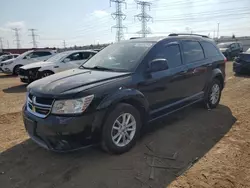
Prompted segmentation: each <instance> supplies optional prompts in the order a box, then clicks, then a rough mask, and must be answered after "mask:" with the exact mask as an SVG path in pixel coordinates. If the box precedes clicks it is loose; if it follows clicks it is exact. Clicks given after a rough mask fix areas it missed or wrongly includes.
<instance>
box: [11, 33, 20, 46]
mask: <svg viewBox="0 0 250 188" xmlns="http://www.w3.org/2000/svg"><path fill="white" fill-rule="evenodd" d="M12 30H13V31H15V37H16V40H14V41H15V42H16V47H17V48H21V44H20V38H19V31H20V29H19V28H13V29H12Z"/></svg>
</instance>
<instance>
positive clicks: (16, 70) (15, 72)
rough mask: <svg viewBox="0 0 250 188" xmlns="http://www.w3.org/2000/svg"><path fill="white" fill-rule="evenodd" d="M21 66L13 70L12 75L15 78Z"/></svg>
mask: <svg viewBox="0 0 250 188" xmlns="http://www.w3.org/2000/svg"><path fill="white" fill-rule="evenodd" d="M21 66H23V65H16V66H15V67H14V69H13V75H15V76H17V75H18V74H19V69H20V67H21Z"/></svg>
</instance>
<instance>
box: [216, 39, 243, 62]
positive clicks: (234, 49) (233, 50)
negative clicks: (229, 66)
mask: <svg viewBox="0 0 250 188" xmlns="http://www.w3.org/2000/svg"><path fill="white" fill-rule="evenodd" d="M218 47H219V49H220V51H221V52H222V53H223V54H224V56H225V57H226V58H227V59H228V60H232V59H233V58H234V57H236V56H238V55H239V54H240V53H241V52H243V46H242V44H241V43H240V42H226V43H219V44H218Z"/></svg>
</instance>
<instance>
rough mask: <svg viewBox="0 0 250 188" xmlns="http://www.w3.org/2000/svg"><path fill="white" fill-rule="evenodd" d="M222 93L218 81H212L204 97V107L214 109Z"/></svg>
mask: <svg viewBox="0 0 250 188" xmlns="http://www.w3.org/2000/svg"><path fill="white" fill-rule="evenodd" d="M221 91H222V83H221V82H220V81H219V80H218V79H214V80H213V81H212V82H211V84H210V86H209V89H208V91H207V93H206V95H205V107H206V108H209V109H212V108H216V107H217V106H218V104H219V102H220V97H221Z"/></svg>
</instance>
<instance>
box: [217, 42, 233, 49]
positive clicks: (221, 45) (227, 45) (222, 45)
mask: <svg viewBox="0 0 250 188" xmlns="http://www.w3.org/2000/svg"><path fill="white" fill-rule="evenodd" d="M229 46H230V45H229V44H225V43H220V44H218V47H219V48H229Z"/></svg>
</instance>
